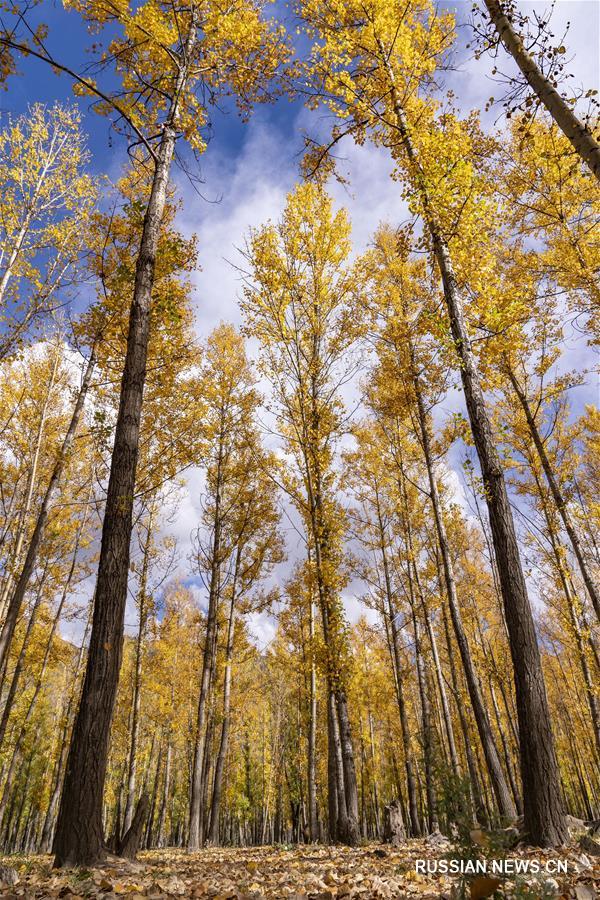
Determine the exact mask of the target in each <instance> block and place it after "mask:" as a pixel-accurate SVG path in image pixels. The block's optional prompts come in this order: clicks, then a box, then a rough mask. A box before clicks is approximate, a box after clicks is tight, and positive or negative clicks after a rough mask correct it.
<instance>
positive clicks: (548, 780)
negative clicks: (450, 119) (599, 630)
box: [380, 44, 567, 846]
mask: <svg viewBox="0 0 600 900" xmlns="http://www.w3.org/2000/svg"><path fill="white" fill-rule="evenodd" d="M380 51H381V54H382V55H381V62H382V65H383V67H384V68H385V70H386V72H387V75H388V79H389V84H390V91H391V99H392V103H393V107H394V111H395V114H396V124H397V126H398V132H399V135H400V141H401V143H402V146H403V148H404V151H405V153H406V155H407V158H408V160H409V163H410V165H411V166H412V168H413V170H414V177H415V181H416V187H417V189H418V191H419V194H420V198H421V202H422V206H423V213H424V219H425V225H426V227H427V228H428V230H429V234H430V237H431V242H432V247H433V252H434V255H435V258H436V260H437V264H438V267H439V270H440V275H441V278H442V283H443V289H444V298H445V301H446V306H447V309H448V315H449V319H450V328H451V332H452V337H453V340H454V345H455V348H456V353H457V356H458V359H459V361H460V375H461V380H462V384H463V390H464V394H465V400H466V405H467V411H468V414H469V420H470V423H471V431H472V434H473V440H474V443H475V448H476V450H477V455H478V457H479V462H480V465H481V472H482V476H483V482H484V485H485V494H486V503H487V508H488V515H489V520H490V527H491V531H492V538H493V543H494V552H495V556H496V562H497V566H498V576H499V579H500V588H501V592H502V599H503V603H504V610H505V615H506V624H507V627H508V632H509V636H510V651H511V657H512V663H513V670H514V677H515V691H516V697H517V714H518V717H519V736H520V758H521V779H522V784H523V805H524V828H525V831H526V833H527V835H528V838H529V840H530V841H531V842H532V843H533V844H537V845H540V846H557V845H559V844H562V843H563V842H564V841H565V840H566V837H567V829H566V823H565V818H564V812H563V809H562V800H561V791H560V777H559V769H558V762H557V759H556V750H555V745H554V736H553V734H552V726H551V720H550V710H549V706H548V698H547V695H546V686H545V684H544V676H543V672H542V663H541V657H540V650H539V646H538V642H537V635H536V630H535V623H534V619H533V614H532V610H531V606H530V603H529V598H528V595H527V586H526V584H525V578H524V575H523V570H522V567H521V559H520V555H519V546H518V543H517V537H516V532H515V526H514V521H513V516H512V510H511V507H510V502H509V499H508V494H507V491H506V484H505V481H504V473H503V470H502V464H501V462H500V458H499V456H498V453H497V451H496V447H495V444H494V439H493V435H492V430H491V426H490V421H489V417H488V414H487V410H486V408H485V400H484V396H483V391H482V388H481V382H480V378H479V372H478V370H477V366H476V362H475V357H474V354H473V351H472V349H471V344H470V341H469V336H468V333H467V327H466V323H465V319H464V310H463V299H462V297H461V294H460V291H459V287H458V283H457V280H456V276H455V274H454V268H453V265H452V261H451V258H450V252H449V249H448V245H447V242H446V240H445V238H444V237H443V235H442V230H441V227H440V225H439V223H438V221H437V217H436V215H435V212H434V210H433V208H432V205H431V200H430V196H429V189H428V186H427V181H426V178H425V174H424V172H423V170H422V168H421V165H420V162H419V159H418V156H417V152H416V150H415V147H414V145H413V142H412V137H411V135H410V130H409V127H408V124H407V121H406V116H405V114H404V110H403V109H402V106H401V104H400V100H399V98H398V94H397V91H396V84H395V78H394V73H393V71H392V69H391V66H390V63H389V59H388V56H387V54H386V53H385V50H384V48H383V45H381V44H380Z"/></svg>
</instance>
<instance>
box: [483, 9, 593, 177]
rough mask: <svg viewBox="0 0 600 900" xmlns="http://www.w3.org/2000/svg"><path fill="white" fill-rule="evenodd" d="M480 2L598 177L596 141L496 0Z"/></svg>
mask: <svg viewBox="0 0 600 900" xmlns="http://www.w3.org/2000/svg"><path fill="white" fill-rule="evenodd" d="M484 2H485V6H486V9H487V11H488V13H489V17H490V19H491V21H492V23H493V25H494V27H495V29H496V31H497V32H498V36H499V37H500V40H501V41H502V43H503V44H504V46H505V48H506V50H507V51H508V53H510V55H511V56H512V58H513V59H514V61H515V62H516V64H517V65H518V67H519V69H520V70H521V72H522V73H523V75H524V76H525V79H526V80H527V83H528V84H529V86H530V87H531V88H532V90H533V91H534V93H535V94H536V95H537V97H538V98H539V100H540V101H541V102H542V103H543V104H544V106H545V107H546V109H547V110H548V112H549V113H550V115H551V116H552V118H553V119H554V121H555V122H556V124H557V125H558V127H559V128H560V130H561V131H562V132H563V134H564V135H565V137H566V138H567V139H568V140H569V141H570V142H571V144H572V146H573V148H574V150H575V151H576V153H578V154H579V156H580V157H581V159H582V160H583V161H584V162H585V163H587V165H588V166H589V167H590V169H591V171H592V172H593V174H594V175H595V176H596V178H597V179H598V180H599V181H600V144H598V142H597V141H596V140H595V138H594V136H593V135H592V133H591V132H590V131H589V130H588V129H587V128H586V127H585V125H584V124H583V123H582V122H580V120H579V119H578V118H577V116H576V115H575V113H574V112H573V109H572V107H571V106H570V104H569V103H568V102H567V101H566V100H565V98H564V97H561V95H560V94H559V93H558V91H557V90H556V88H555V87H554V86H553V85H552V84H551V83H550V81H549V79H548V78H546V76H545V75H544V73H543V72H542V71H541V70H540V68H539V66H538V65H537V64H536V62H535V60H534V59H533V58H532V57H531V56H530V54H529V53H528V52H527V50H526V49H525V46H524V44H523V40H522V38H521V37H520V35H518V34H517V32H516V31H515V30H514V28H513V26H512V24H511V21H510V19H509V18H508V16H507V14H506V13H505V11H504V10H503V8H502V5H501V3H500V0H484Z"/></svg>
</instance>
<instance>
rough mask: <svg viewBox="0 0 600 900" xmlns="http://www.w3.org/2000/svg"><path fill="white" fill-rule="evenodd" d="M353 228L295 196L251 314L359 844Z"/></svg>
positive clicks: (269, 244) (255, 268)
mask: <svg viewBox="0 0 600 900" xmlns="http://www.w3.org/2000/svg"><path fill="white" fill-rule="evenodd" d="M348 235H349V225H348V222H347V219H346V216H345V214H344V213H343V212H338V213H334V212H333V209H332V203H331V199H330V198H329V197H328V196H327V195H326V194H325V193H324V191H323V190H322V189H320V188H318V187H316V186H314V185H311V184H306V185H300V186H299V187H298V188H296V190H295V191H294V193H292V194H290V195H289V197H288V201H287V206H286V209H285V212H284V215H283V219H282V221H281V223H280V224H279V225H278V226H265V227H264V228H262V229H258V230H256V231H254V232H253V233H251V235H250V240H249V246H248V251H247V257H248V261H249V264H250V266H251V273H250V276H249V280H248V287H247V289H246V291H245V299H244V302H243V309H244V313H245V315H246V322H247V330H248V333H249V334H251V335H252V336H253V337H255V338H258V339H259V341H260V343H261V351H262V356H261V370H262V371H263V372H264V373H265V375H266V376H267V377H268V378H269V380H270V382H271V384H272V386H273V390H274V395H275V399H276V404H277V406H276V409H277V412H276V415H277V418H278V427H279V431H280V433H281V435H282V437H283V439H284V442H285V448H286V452H287V453H288V454H289V455H290V461H291V462H292V461H293V466H294V469H293V470H292V471H290V473H289V475H285V476H284V477H285V485H286V491H287V492H288V493H289V495H290V498H291V500H292V502H293V503H294V504H295V506H296V508H297V509H298V511H299V513H300V515H301V517H302V521H303V525H304V528H305V534H306V541H307V546H308V547H309V548H310V552H311V554H312V558H313V565H314V572H315V575H314V578H315V584H316V590H317V596H318V602H319V607H320V611H321V619H322V626H323V636H324V643H325V653H326V661H325V666H326V677H327V682H328V692H329V696H328V734H329V744H328V747H329V749H328V754H329V829H330V836H331V838H332V839H336V838H340V839H341V840H343V841H345V842H347V843H349V844H355V843H356V842H357V841H358V838H359V822H358V795H357V784H356V768H355V762H354V751H353V747H352V737H351V727H350V716H349V712H348V699H347V678H348V675H347V667H348V645H347V637H346V625H345V621H344V612H343V607H342V603H341V597H340V593H341V589H342V587H343V584H344V576H343V570H342V559H341V539H342V529H341V522H342V517H341V510H340V508H339V504H338V502H337V500H336V498H335V487H334V486H335V475H334V471H333V466H332V463H333V454H334V449H335V443H336V441H337V440H339V436H340V433H341V430H342V428H343V407H342V404H341V401H340V399H339V393H338V392H339V389H340V387H341V385H342V384H343V383H344V381H345V380H346V378H348V377H349V372H350V371H352V367H353V361H352V358H351V356H350V357H349V354H348V351H349V350H350V347H351V346H352V344H353V343H354V340H355V337H356V329H355V327H354V325H353V322H352V299H353V296H354V291H355V289H356V282H355V279H354V278H353V273H352V270H351V269H350V268H349V266H348V265H347V263H346V260H347V256H348V253H349V243H348Z"/></svg>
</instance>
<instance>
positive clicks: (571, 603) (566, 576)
mask: <svg viewBox="0 0 600 900" xmlns="http://www.w3.org/2000/svg"><path fill="white" fill-rule="evenodd" d="M533 474H534V478H535V481H536V484H537V488H538V492H539V494H540V500H541V504H542V509H543V512H544V518H545V520H546V527H547V529H548V537H549V539H550V546H551V547H552V554H553V556H554V563H555V566H556V570H557V572H558V577H559V579H560V583H561V585H562V588H563V591H564V595H565V600H566V602H567V610H568V613H569V621H570V623H571V628H572V631H573V636H574V638H575V646H576V647H577V656H578V659H579V665H580V666H581V672H582V675H583V681H584V684H585V692H586V697H587V701H588V706H589V709H590V717H591V721H592V729H593V732H594V740H595V742H596V756H597V759H598V761H599V762H600V710H599V709H598V698H597V696H596V691H595V689H594V681H593V677H592V673H591V672H590V667H589V663H588V657H587V653H586V649H585V645H584V642H583V634H582V631H581V625H580V623H579V619H578V610H577V605H578V604H577V599H576V597H575V594H574V590H573V585H572V581H571V573H570V572H569V570H568V566H567V564H566V560H565V552H564V548H563V547H562V546H561V545H560V542H559V540H558V536H557V534H556V532H555V528H554V523H553V522H552V518H551V516H550V511H549V509H548V506H547V504H546V498H545V497H544V495H543V492H542V489H541V488H542V486H541V484H540V482H539V479H538V477H537V474H536V473H535V472H534V473H533Z"/></svg>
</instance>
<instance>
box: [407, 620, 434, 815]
mask: <svg viewBox="0 0 600 900" xmlns="http://www.w3.org/2000/svg"><path fill="white" fill-rule="evenodd" d="M412 619H413V629H414V636H415V658H416V663H417V681H418V685H419V697H420V700H421V723H422V727H423V761H424V768H425V794H426V796H427V814H428V818H429V830H430V831H432V832H433V831H438V830H439V823H438V817H437V797H436V793H435V786H434V784H433V739H432V727H431V709H430V705H429V694H428V686H427V676H426V672H425V666H424V662H423V654H422V652H421V627H420V625H419V621H418V619H417V616H416V615H415V612H414V610H413V614H412Z"/></svg>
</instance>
